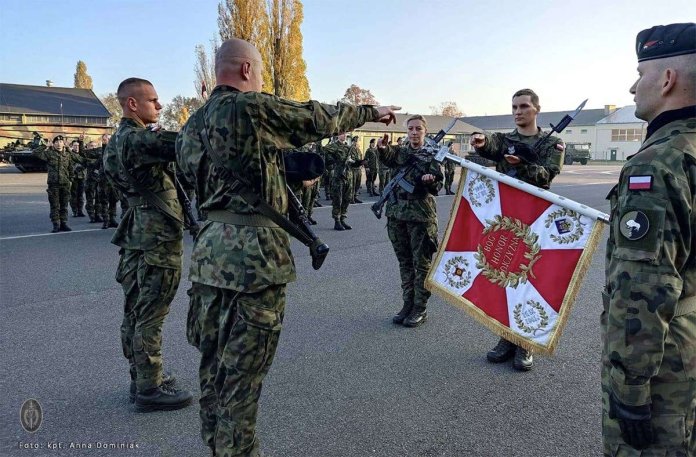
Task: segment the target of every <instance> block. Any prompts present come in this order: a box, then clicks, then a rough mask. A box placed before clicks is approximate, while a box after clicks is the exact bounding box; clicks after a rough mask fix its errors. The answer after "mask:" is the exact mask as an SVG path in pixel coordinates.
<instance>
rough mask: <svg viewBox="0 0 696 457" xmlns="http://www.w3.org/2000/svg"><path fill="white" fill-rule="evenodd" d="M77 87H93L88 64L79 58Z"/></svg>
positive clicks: (76, 70)
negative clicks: (88, 72)
mask: <svg viewBox="0 0 696 457" xmlns="http://www.w3.org/2000/svg"><path fill="white" fill-rule="evenodd" d="M75 87H76V88H78V89H92V77H91V76H90V75H88V74H87V64H86V63H84V62H83V61H81V60H78V61H77V65H76V66H75Z"/></svg>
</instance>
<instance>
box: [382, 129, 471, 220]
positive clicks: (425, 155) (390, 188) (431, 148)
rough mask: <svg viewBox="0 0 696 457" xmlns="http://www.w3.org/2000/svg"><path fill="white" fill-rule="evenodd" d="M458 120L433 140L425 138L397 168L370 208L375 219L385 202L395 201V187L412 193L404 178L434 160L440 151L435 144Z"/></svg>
mask: <svg viewBox="0 0 696 457" xmlns="http://www.w3.org/2000/svg"><path fill="white" fill-rule="evenodd" d="M458 120H459V118H454V119H453V120H452V122H451V123H450V124H449V125H448V126H447V128H445V129H444V130H440V131H439V132H437V135H435V137H434V138H427V137H426V139H425V146H424V147H423V148H422V149H421V150H420V151H419V152H418V153H416V154H411V155H410V156H409V158H408V160H407V161H406V163H404V164H403V165H402V166H401V168H399V170H398V171H397V172H396V174H395V175H394V177H393V178H392V179H391V181H389V182H388V183H387V185H386V186H384V191H383V192H382V195H380V197H379V199H378V200H377V201H376V202H375V203H373V204H372V206H371V207H370V209H372V212H373V213H375V216H377V219H381V218H382V208H383V207H384V204H385V203H386V202H387V200H391V201H394V200H396V189H397V187H400V188H402V189H403V190H405V191H406V192H408V193H409V194H412V193H413V191H414V190H415V185H414V184H412V183H410V182H408V181H407V180H406V176H408V175H409V174H410V173H411V172H412V171H413V170H414V169H420V168H421V167H422V166H423V165H424V164H430V162H432V160H433V159H434V158H435V154H437V152H438V151H439V149H440V148H439V146H438V145H437V143H439V142H440V141H441V140H442V139H443V138H444V137H445V135H447V132H449V131H450V130H451V129H452V127H454V124H456V123H457V121H458ZM385 137H386V135H385ZM385 140H386V138H385ZM378 149H379V148H378Z"/></svg>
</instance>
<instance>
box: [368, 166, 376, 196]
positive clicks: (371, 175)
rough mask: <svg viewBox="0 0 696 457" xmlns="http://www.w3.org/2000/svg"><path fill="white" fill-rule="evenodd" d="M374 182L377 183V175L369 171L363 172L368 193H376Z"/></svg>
mask: <svg viewBox="0 0 696 457" xmlns="http://www.w3.org/2000/svg"><path fill="white" fill-rule="evenodd" d="M375 181H377V174H376V173H375V172H374V171H372V170H370V171H366V172H365V187H367V192H368V193H373V194H376V193H377V188H376V187H375Z"/></svg>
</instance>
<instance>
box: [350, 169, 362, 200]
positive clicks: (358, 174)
mask: <svg viewBox="0 0 696 457" xmlns="http://www.w3.org/2000/svg"><path fill="white" fill-rule="evenodd" d="M361 183H362V167H361V168H354V169H353V199H354V198H355V197H357V196H358V192H359V191H360V185H361ZM351 201H352V200H351Z"/></svg>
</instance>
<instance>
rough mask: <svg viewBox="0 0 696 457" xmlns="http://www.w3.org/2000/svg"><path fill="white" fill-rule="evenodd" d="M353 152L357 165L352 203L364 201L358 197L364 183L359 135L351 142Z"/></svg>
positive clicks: (354, 170) (354, 169)
mask: <svg viewBox="0 0 696 457" xmlns="http://www.w3.org/2000/svg"><path fill="white" fill-rule="evenodd" d="M350 147H351V152H352V153H353V160H355V162H356V164H357V167H355V168H353V198H352V199H351V200H350V202H351V203H362V200H360V199H358V194H359V193H360V186H361V185H362V166H363V161H362V151H360V147H359V146H358V137H357V136H354V137H353V140H352V141H351V143H350Z"/></svg>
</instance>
